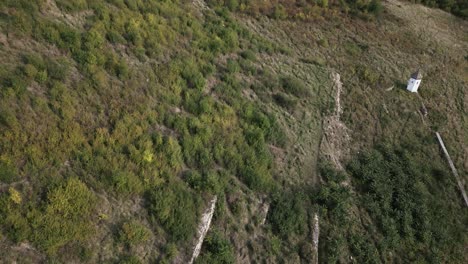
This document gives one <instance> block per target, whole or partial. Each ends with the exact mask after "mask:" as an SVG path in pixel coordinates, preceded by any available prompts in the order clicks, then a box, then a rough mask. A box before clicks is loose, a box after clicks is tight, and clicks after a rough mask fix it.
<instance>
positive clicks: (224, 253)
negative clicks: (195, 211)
mask: <svg viewBox="0 0 468 264" xmlns="http://www.w3.org/2000/svg"><path fill="white" fill-rule="evenodd" d="M235 262H236V258H235V255H234V249H233V247H232V245H231V243H230V242H229V240H228V239H226V238H224V237H223V236H222V234H221V233H220V232H218V231H211V232H210V233H209V234H208V236H207V237H206V238H205V241H203V249H202V254H201V255H200V256H199V257H198V258H197V260H196V261H195V263H206V264H211V263H212V264H215V263H216V264H229V263H235Z"/></svg>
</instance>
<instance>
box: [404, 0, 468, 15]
mask: <svg viewBox="0 0 468 264" xmlns="http://www.w3.org/2000/svg"><path fill="white" fill-rule="evenodd" d="M411 2H413V3H422V4H424V5H426V6H428V7H437V8H440V9H443V10H445V11H447V12H451V13H453V14H455V15H457V16H460V17H462V18H465V19H466V18H468V2H467V1H464V0H411Z"/></svg>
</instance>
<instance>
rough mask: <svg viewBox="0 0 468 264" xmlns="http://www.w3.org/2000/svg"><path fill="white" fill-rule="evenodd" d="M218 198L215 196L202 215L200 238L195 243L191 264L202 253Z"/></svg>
mask: <svg viewBox="0 0 468 264" xmlns="http://www.w3.org/2000/svg"><path fill="white" fill-rule="evenodd" d="M217 200H218V197H217V196H215V197H214V198H213V199H212V200H211V202H210V206H209V207H208V208H207V209H206V210H205V212H204V213H203V216H202V220H201V223H200V225H199V226H198V239H197V244H196V245H195V247H194V249H193V254H192V257H191V259H190V261H189V262H188V263H189V264H192V263H193V262H194V261H195V259H196V258H197V257H198V255H199V254H200V251H201V248H202V245H203V240H204V239H205V236H206V234H207V233H208V230H209V229H210V225H211V219H212V218H213V214H214V211H215V208H216V201H217Z"/></svg>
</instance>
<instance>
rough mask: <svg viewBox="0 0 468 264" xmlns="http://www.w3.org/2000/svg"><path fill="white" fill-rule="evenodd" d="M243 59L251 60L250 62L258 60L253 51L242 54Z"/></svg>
mask: <svg viewBox="0 0 468 264" xmlns="http://www.w3.org/2000/svg"><path fill="white" fill-rule="evenodd" d="M240 55H241V57H242V58H244V59H246V60H249V61H255V60H256V57H255V53H254V52H253V51H251V50H244V51H242V52H241V53H240Z"/></svg>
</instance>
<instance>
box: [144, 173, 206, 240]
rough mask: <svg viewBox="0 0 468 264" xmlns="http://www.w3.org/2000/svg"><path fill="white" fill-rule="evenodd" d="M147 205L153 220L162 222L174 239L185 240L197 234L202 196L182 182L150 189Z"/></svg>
mask: <svg viewBox="0 0 468 264" xmlns="http://www.w3.org/2000/svg"><path fill="white" fill-rule="evenodd" d="M146 197H147V202H146V207H147V210H148V213H149V215H150V217H151V218H152V219H153V221H155V222H157V223H160V224H162V226H163V227H164V228H165V229H166V231H167V232H168V233H169V234H170V238H171V239H172V240H185V239H188V238H190V237H192V235H193V234H195V231H196V227H197V224H198V211H199V206H200V198H199V197H198V196H196V195H195V194H193V193H192V192H191V191H190V190H189V189H188V188H187V187H185V185H184V184H181V183H180V182H174V183H168V184H165V185H163V186H161V187H159V188H153V189H151V190H149V191H148V193H147V195H146Z"/></svg>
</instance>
